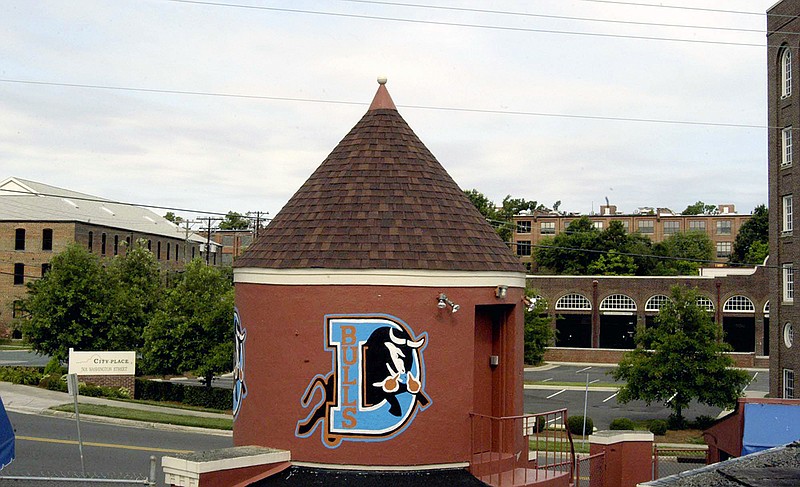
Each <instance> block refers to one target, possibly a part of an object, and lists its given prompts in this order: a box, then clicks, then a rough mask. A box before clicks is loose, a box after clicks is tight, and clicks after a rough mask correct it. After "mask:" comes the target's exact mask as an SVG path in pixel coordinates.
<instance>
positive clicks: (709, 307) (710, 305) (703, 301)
mask: <svg viewBox="0 0 800 487" xmlns="http://www.w3.org/2000/svg"><path fill="white" fill-rule="evenodd" d="M697 306H700V307H701V308H703V309H704V310H706V311H708V312H709V313H713V312H714V301H711V300H710V299H708V298H707V297H705V296H698V297H697Z"/></svg>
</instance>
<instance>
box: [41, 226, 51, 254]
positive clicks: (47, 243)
mask: <svg viewBox="0 0 800 487" xmlns="http://www.w3.org/2000/svg"><path fill="white" fill-rule="evenodd" d="M42 250H53V229H52V228H45V229H44V230H42Z"/></svg>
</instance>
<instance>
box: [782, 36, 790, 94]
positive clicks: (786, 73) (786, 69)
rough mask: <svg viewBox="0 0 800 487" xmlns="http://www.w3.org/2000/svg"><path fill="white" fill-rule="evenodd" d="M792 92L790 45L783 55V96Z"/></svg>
mask: <svg viewBox="0 0 800 487" xmlns="http://www.w3.org/2000/svg"><path fill="white" fill-rule="evenodd" d="M791 94H792V51H791V49H789V48H788V47H786V48H784V49H783V54H782V55H781V98H786V97H787V96H790V95H791Z"/></svg>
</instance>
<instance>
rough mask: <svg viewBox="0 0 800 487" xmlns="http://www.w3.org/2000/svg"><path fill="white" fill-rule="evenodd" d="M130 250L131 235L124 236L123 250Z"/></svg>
mask: <svg viewBox="0 0 800 487" xmlns="http://www.w3.org/2000/svg"><path fill="white" fill-rule="evenodd" d="M130 250H131V237H130V235H129V236H127V237H125V252H126V253H127V252H130Z"/></svg>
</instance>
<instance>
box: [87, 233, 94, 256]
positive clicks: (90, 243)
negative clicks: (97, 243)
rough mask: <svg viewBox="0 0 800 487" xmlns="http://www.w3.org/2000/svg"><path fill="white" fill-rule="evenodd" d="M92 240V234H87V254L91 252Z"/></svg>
mask: <svg viewBox="0 0 800 487" xmlns="http://www.w3.org/2000/svg"><path fill="white" fill-rule="evenodd" d="M93 240H94V232H89V239H88V240H87V247H89V252H91V251H92V244H93V243H94V242H93Z"/></svg>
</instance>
